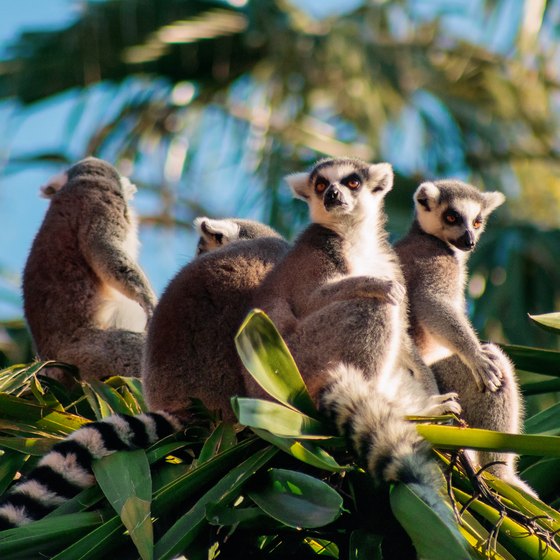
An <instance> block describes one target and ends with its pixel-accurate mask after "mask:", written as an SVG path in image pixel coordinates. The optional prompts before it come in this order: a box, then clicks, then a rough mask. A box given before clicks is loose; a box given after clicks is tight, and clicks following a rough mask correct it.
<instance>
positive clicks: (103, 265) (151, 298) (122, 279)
mask: <svg viewBox="0 0 560 560" xmlns="http://www.w3.org/2000/svg"><path fill="white" fill-rule="evenodd" d="M107 229H108V228H107V224H106V223H102V220H100V219H99V220H96V219H95V218H94V219H93V220H92V221H90V223H89V224H87V225H86V226H85V227H84V228H83V229H82V235H81V236H80V241H81V250H82V253H83V255H84V257H85V258H86V260H87V262H88V264H89V265H90V266H91V268H92V269H93V271H94V272H95V274H97V276H99V278H100V279H101V280H102V281H103V282H105V283H107V284H108V285H109V286H111V287H112V288H114V289H116V290H118V291H119V292H120V293H122V294H123V295H125V296H126V297H128V298H129V299H132V300H133V301H136V302H137V303H138V304H139V305H140V307H142V309H143V310H144V312H145V313H146V315H147V317H148V319H149V318H150V317H151V315H152V312H153V309H154V307H155V304H156V296H155V294H154V292H153V290H152V288H151V286H150V283H149V281H148V279H147V278H146V276H145V274H144V273H143V272H142V270H141V269H140V267H139V266H138V265H137V264H136V262H135V261H134V260H133V259H132V258H131V257H130V256H129V255H128V254H127V252H126V250H125V248H124V239H125V234H126V232H124V231H123V230H124V228H120V229H119V230H117V231H111V230H109V231H107ZM119 234H120V235H119Z"/></svg>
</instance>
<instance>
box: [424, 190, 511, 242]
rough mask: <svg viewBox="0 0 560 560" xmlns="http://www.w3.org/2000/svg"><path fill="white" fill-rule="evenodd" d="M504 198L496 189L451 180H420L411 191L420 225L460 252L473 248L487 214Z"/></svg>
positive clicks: (484, 223)
mask: <svg viewBox="0 0 560 560" xmlns="http://www.w3.org/2000/svg"><path fill="white" fill-rule="evenodd" d="M504 200H505V197H504V195H503V194H502V193H500V192H480V191H478V190H477V189H476V188H474V187H473V186H472V185H469V184H467V183H463V182H461V181H453V180H450V181H435V182H433V183H432V182H427V183H422V184H421V185H420V186H419V187H418V189H417V190H416V192H415V193H414V203H415V207H416V217H417V220H418V223H419V224H420V227H421V228H422V229H423V230H424V231H425V232H426V233H429V234H430V235H433V236H435V237H438V238H439V239H441V240H442V241H445V242H446V243H449V244H450V245H453V246H454V247H456V248H457V249H460V250H461V251H471V250H472V249H474V248H475V246H476V243H477V241H478V239H479V237H480V234H481V233H482V232H483V231H484V227H485V225H486V220H487V218H488V216H489V215H490V214H491V213H492V211H493V210H494V209H495V208H497V207H498V206H500V204H502V203H503V202H504Z"/></svg>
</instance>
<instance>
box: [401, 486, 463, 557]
mask: <svg viewBox="0 0 560 560" xmlns="http://www.w3.org/2000/svg"><path fill="white" fill-rule="evenodd" d="M429 492H433V490H431V489H430V490H429ZM424 493H425V489H424V488H423V487H422V486H420V485H418V484H402V483H400V484H397V485H396V486H394V487H393V488H392V490H391V509H392V510H393V513H394V514H395V517H396V518H397V520H398V521H399V523H400V524H401V525H402V526H403V527H404V529H405V531H406V532H407V533H408V535H409V536H410V538H411V539H412V542H413V543H414V546H415V548H416V551H417V553H418V556H419V557H421V558H429V559H430V560H450V559H451V558H453V560H467V559H469V558H471V553H470V552H469V546H468V543H467V541H466V540H465V539H464V537H463V536H462V535H461V533H460V531H459V529H458V527H457V524H456V522H455V520H454V518H453V516H452V514H451V509H450V508H449V509H448V510H445V509H444V508H446V507H447V506H446V505H445V504H444V503H443V500H441V498H439V500H440V501H441V506H442V507H438V508H436V509H437V511H436V510H434V509H433V507H432V504H431V503H429V502H432V501H433V498H432V497H431V496H430V497H429V498H428V499H429V502H428V503H427V502H426V501H425V498H424ZM434 494H435V493H434Z"/></svg>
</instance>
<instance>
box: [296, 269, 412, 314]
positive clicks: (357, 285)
mask: <svg viewBox="0 0 560 560" xmlns="http://www.w3.org/2000/svg"><path fill="white" fill-rule="evenodd" d="M404 296H405V289H404V286H402V285H401V284H400V283H399V282H397V281H395V280H390V279H389V278H377V277H374V276H350V277H346V278H342V279H341V280H334V281H332V282H327V283H325V284H322V285H320V286H319V287H318V288H316V289H315V290H314V291H313V292H311V294H310V296H309V299H308V301H307V302H306V305H305V311H306V313H307V314H309V313H313V312H314V311H317V310H318V309H321V308H323V307H325V306H326V305H329V304H331V303H333V302H334V301H345V300H348V299H353V298H377V299H380V300H382V301H384V302H386V303H390V304H392V305H397V304H399V303H400V302H401V301H402V300H403V298H404Z"/></svg>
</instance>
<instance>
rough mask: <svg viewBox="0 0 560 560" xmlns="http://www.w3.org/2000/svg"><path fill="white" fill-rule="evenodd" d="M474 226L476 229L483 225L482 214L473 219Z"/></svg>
mask: <svg viewBox="0 0 560 560" xmlns="http://www.w3.org/2000/svg"><path fill="white" fill-rule="evenodd" d="M472 225H473V228H474V229H479V228H480V226H481V225H482V216H477V217H476V218H475V219H474V221H473V224H472Z"/></svg>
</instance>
